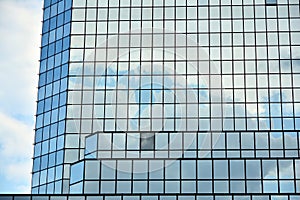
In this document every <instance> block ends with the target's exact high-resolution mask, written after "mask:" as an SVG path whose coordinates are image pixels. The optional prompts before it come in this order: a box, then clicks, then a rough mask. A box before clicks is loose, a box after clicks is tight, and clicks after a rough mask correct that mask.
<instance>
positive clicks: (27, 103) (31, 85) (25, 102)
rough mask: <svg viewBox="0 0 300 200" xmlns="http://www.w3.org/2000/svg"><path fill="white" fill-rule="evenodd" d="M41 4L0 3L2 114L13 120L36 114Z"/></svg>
mask: <svg viewBox="0 0 300 200" xmlns="http://www.w3.org/2000/svg"><path fill="white" fill-rule="evenodd" d="M41 2H42V1H41V0H29V1H17V0H1V1H0V10H1V12H0V27H1V29H0V46H1V48H0V85H1V86H2V87H1V89H0V111H3V112H5V113H8V114H10V115H12V116H17V117H23V118H24V117H26V116H32V115H33V114H34V111H35V99H36V93H37V92H36V86H37V79H38V76H37V73H38V60H39V46H40V32H41V12H42V9H41V7H42V5H41Z"/></svg>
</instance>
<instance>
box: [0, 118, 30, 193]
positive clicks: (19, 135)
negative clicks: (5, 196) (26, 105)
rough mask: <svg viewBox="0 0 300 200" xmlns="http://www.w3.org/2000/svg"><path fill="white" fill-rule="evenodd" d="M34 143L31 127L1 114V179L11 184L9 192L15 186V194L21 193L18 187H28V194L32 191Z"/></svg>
mask: <svg viewBox="0 0 300 200" xmlns="http://www.w3.org/2000/svg"><path fill="white" fill-rule="evenodd" d="M32 141H33V130H32V127H31V126H29V125H26V124H25V123H24V122H21V121H18V120H16V119H14V118H11V117H8V116H7V115H5V114H3V113H0V157H1V162H0V178H1V179H4V180H6V181H8V183H10V184H9V185H11V187H10V188H7V190H8V191H10V190H13V186H15V190H16V191H15V192H20V191H18V187H23V188H24V187H27V192H29V191H30V190H29V189H30V171H31V162H32V161H31V159H30V158H31V157H32V152H33V151H32V149H33V147H32ZM4 183H5V182H4V181H3V182H2V183H0V186H1V185H2V184H4ZM0 188H2V187H0ZM22 191H24V190H23V189H22ZM0 192H7V191H1V190H0Z"/></svg>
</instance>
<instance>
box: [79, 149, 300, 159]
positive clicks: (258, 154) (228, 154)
mask: <svg viewBox="0 0 300 200" xmlns="http://www.w3.org/2000/svg"><path fill="white" fill-rule="evenodd" d="M298 155H299V154H298V150H270V151H269V150H242V151H239V150H229V151H223V150H202V151H194V150H191V151H190V150H189V151H180V150H170V151H155V152H154V151H147V152H146V151H135V150H133V151H115V150H114V151H98V152H93V153H90V154H87V155H85V158H86V159H125V158H126V159H133V158H134V159H154V158H155V159H164V158H173V159H179V158H189V159H191V158H195V159H196V158H204V157H205V158H234V159H236V158H298V157H299V156H298Z"/></svg>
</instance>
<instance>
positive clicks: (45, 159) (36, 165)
mask: <svg viewBox="0 0 300 200" xmlns="http://www.w3.org/2000/svg"><path fill="white" fill-rule="evenodd" d="M59 139H61V137H60V138H59ZM59 145H60V147H59V148H60V149H58V150H60V151H56V152H51V149H49V150H50V152H47V153H48V154H46V155H44V156H41V157H36V158H34V160H33V170H32V171H33V172H37V171H40V170H44V169H48V168H50V167H53V166H56V165H59V164H62V163H63V151H62V150H61V149H62V148H63V146H62V145H61V144H59ZM50 148H51V147H50ZM54 149H56V148H55V147H53V150H54Z"/></svg>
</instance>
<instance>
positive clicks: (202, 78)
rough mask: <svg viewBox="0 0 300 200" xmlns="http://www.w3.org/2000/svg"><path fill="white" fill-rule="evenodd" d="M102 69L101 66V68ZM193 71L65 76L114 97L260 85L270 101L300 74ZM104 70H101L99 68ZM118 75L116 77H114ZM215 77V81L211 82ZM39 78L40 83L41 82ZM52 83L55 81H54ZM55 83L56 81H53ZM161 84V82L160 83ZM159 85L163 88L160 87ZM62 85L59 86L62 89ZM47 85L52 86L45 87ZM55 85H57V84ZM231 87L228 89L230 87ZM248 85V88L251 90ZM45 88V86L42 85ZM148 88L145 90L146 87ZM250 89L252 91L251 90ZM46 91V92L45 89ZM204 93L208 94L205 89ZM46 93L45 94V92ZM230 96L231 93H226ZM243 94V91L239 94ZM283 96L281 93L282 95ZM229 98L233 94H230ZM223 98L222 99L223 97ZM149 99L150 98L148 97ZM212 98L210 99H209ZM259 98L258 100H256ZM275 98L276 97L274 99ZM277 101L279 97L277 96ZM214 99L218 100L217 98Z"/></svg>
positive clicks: (78, 86)
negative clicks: (142, 93) (244, 73)
mask: <svg viewBox="0 0 300 200" xmlns="http://www.w3.org/2000/svg"><path fill="white" fill-rule="evenodd" d="M103 71H104V70H103ZM194 71H195V74H194V75H193V74H182V73H181V74H173V73H170V74H166V75H162V76H161V75H158V76H157V75H154V76H147V75H141V77H139V76H138V73H140V72H136V75H134V76H132V75H129V76H127V75H122V76H117V75H112V76H76V77H74V76H72V77H70V78H69V80H68V84H69V89H72V90H86V91H88V90H90V91H91V90H100V91H101V90H103V89H106V91H108V92H107V93H108V95H109V93H111V94H114V95H115V96H114V97H116V95H117V93H118V92H120V94H121V93H123V95H124V93H126V92H127V93H130V92H134V93H137V92H138V91H140V90H141V91H143V90H145V91H144V92H149V93H151V92H152V93H154V92H165V93H168V92H169V94H170V91H173V92H174V94H173V95H175V93H176V92H175V91H177V92H178V93H182V92H184V91H182V90H187V91H188V90H190V91H188V92H192V93H193V94H197V93H198V90H199V91H200V92H203V94H202V95H204V94H205V92H207V91H208V90H207V89H210V92H211V93H220V97H221V89H223V90H224V91H225V90H227V89H228V91H229V93H230V91H233V89H234V93H247V94H248V93H256V91H255V90H254V89H257V91H258V95H260V94H259V92H260V91H262V90H260V89H270V92H271V94H269V95H268V94H267V93H266V94H265V95H264V96H270V99H271V100H270V101H271V102H273V101H274V99H276V97H275V98H274V99H272V98H271V96H273V95H276V96H278V97H279V96H280V93H282V96H284V95H288V94H289V92H284V91H286V89H293V88H294V89H298V88H299V87H300V82H299V77H300V74H270V75H264V74H259V75H235V74H234V75H225V74H223V75H222V77H221V75H201V74H200V75H196V74H197V71H196V70H194ZM103 73H105V71H104V72H103ZM117 78H119V79H117ZM212 81H216V82H212ZM42 83H43V82H41V85H40V86H43V85H44V84H42ZM54 83H56V82H54ZM57 83H58V82H57ZM61 84H66V82H65V80H64V79H62V81H61ZM160 84H161V85H160ZM163 86H164V88H165V89H163ZM44 87H55V85H53V84H52V85H51V83H50V84H48V85H46V86H44ZM62 88H63V89H62ZM64 88H65V85H61V89H60V90H59V91H61V92H62V91H64ZM119 88H121V89H119ZM48 89H51V91H49V92H52V88H48ZM57 89H58V88H57ZM230 89H231V90H230ZM251 89H252V90H251ZM46 90H47V89H46ZM147 90H148V91H147ZM122 91H123V92H122ZM251 91H252V92H251ZM47 94H50V93H47ZM206 95H209V94H208V93H207V94H206ZM46 96H47V97H48V95H46ZM230 96H232V95H230ZM243 96H245V95H243ZM297 96H298V95H297V94H295V97H294V98H295V99H294V100H295V101H296V102H297V100H298V99H297ZM284 98H286V97H283V99H284ZM232 99H233V98H232ZM240 99H241V100H240V102H241V101H243V100H244V98H240ZM224 100H225V99H224ZM149 101H150V100H149ZM212 101H214V99H212ZM258 101H259V102H261V100H258ZM275 101H276V102H277V101H278V100H275ZM279 101H281V100H279ZM217 102H218V101H217Z"/></svg>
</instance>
